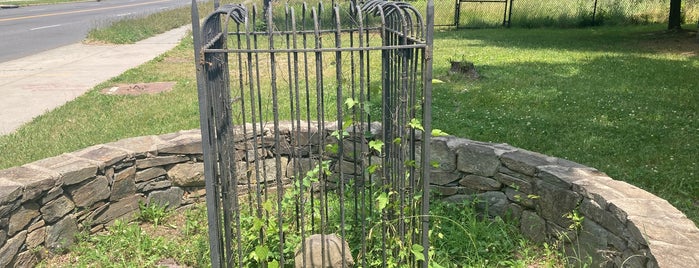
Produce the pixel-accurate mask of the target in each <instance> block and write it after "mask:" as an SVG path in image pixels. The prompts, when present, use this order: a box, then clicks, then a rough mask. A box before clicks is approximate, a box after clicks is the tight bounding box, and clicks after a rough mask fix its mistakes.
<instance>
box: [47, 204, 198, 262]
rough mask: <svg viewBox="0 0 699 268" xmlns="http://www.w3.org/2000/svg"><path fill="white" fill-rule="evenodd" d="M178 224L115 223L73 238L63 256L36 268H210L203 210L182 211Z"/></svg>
mask: <svg viewBox="0 0 699 268" xmlns="http://www.w3.org/2000/svg"><path fill="white" fill-rule="evenodd" d="M182 214H183V216H182V218H183V219H178V220H179V222H175V221H174V220H173V221H172V222H170V221H168V220H169V219H171V218H172V217H169V218H163V219H162V220H165V222H164V223H165V224H166V225H157V224H156V226H150V225H148V224H140V225H139V223H138V222H134V223H126V222H122V221H116V222H115V223H114V225H112V226H110V227H109V228H107V230H106V231H105V232H102V233H98V234H89V230H85V231H84V232H83V233H80V234H79V235H78V236H77V241H76V244H75V245H73V246H72V247H71V248H70V250H69V253H67V255H66V256H62V257H57V258H51V259H46V260H43V261H42V262H41V263H40V264H39V265H38V267H160V266H156V264H158V263H159V262H161V261H163V260H166V259H171V260H176V261H177V263H179V264H180V265H187V266H190V267H210V266H211V263H210V260H209V244H208V243H209V241H208V231H207V228H208V227H207V224H206V207H205V206H203V205H200V206H196V207H194V208H190V209H187V210H185V211H184V212H183V213H182Z"/></svg>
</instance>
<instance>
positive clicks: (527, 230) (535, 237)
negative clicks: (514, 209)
mask: <svg viewBox="0 0 699 268" xmlns="http://www.w3.org/2000/svg"><path fill="white" fill-rule="evenodd" d="M520 230H521V231H522V234H523V235H524V236H525V237H526V238H529V239H531V240H532V241H534V242H537V243H541V242H544V241H546V221H545V220H544V219H543V218H541V217H539V215H537V214H536V213H534V212H533V211H530V210H525V211H522V219H521V221H520Z"/></svg>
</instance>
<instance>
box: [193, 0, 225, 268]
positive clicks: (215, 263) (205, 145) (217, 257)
mask: <svg viewBox="0 0 699 268" xmlns="http://www.w3.org/2000/svg"><path fill="white" fill-rule="evenodd" d="M191 15H192V36H193V39H194V61H195V62H194V63H195V66H196V67H197V95H198V98H199V121H200V124H201V127H200V129H201V139H202V157H203V158H204V163H205V164H204V178H205V181H206V184H205V188H206V192H207V193H209V194H207V195H206V211H207V213H206V214H207V219H208V222H209V230H208V233H209V248H210V252H209V257H210V258H211V266H212V267H214V268H219V267H221V256H222V255H223V252H222V251H223V249H222V248H221V233H220V230H221V226H220V222H219V217H218V215H219V214H218V209H219V206H218V204H219V203H218V196H219V195H218V191H217V186H216V180H217V178H216V164H215V162H216V161H215V156H214V154H215V152H214V151H213V150H212V148H213V145H212V141H213V140H214V138H213V137H212V135H213V134H214V133H211V131H210V129H211V124H212V122H211V121H210V119H211V118H212V117H211V108H210V103H209V99H208V97H207V96H208V94H207V92H206V70H205V63H204V62H203V58H202V57H203V51H202V44H203V41H202V33H203V31H201V28H200V25H199V10H198V8H197V2H196V0H192V13H191Z"/></svg>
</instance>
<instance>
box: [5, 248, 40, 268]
mask: <svg viewBox="0 0 699 268" xmlns="http://www.w3.org/2000/svg"><path fill="white" fill-rule="evenodd" d="M39 260H40V257H39V254H38V253H37V252H34V251H32V250H27V251H24V252H22V253H20V254H17V258H15V261H14V262H13V263H12V267H34V266H35V265H36V264H37V263H39Z"/></svg>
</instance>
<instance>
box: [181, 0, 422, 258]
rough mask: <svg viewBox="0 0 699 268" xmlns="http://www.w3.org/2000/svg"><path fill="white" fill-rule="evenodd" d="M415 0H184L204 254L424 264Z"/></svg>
mask: <svg viewBox="0 0 699 268" xmlns="http://www.w3.org/2000/svg"><path fill="white" fill-rule="evenodd" d="M424 7H425V8H424V10H425V12H426V13H425V14H426V16H425V17H423V16H422V15H421V11H419V10H418V9H417V8H415V7H413V6H411V5H409V4H407V3H405V2H390V1H384V0H372V1H366V2H363V3H361V4H357V3H354V2H348V3H331V4H327V5H323V4H322V3H318V4H317V5H306V4H301V5H298V6H290V5H283V6H280V5H278V4H276V5H272V6H271V8H270V9H269V10H267V12H266V13H264V14H263V12H259V11H260V10H257V9H256V8H255V7H254V6H252V7H248V6H244V5H240V4H227V5H223V6H221V7H218V8H217V9H216V11H214V12H213V13H212V14H210V15H209V16H207V17H206V18H205V19H204V20H203V23H202V24H201V25H200V24H199V21H198V20H197V19H196V18H198V14H197V10H196V5H194V2H193V12H192V18H193V32H194V43H195V54H196V57H195V58H196V63H197V81H198V88H199V103H200V113H201V130H202V143H203V150H204V157H203V158H204V163H205V176H206V191H207V210H208V222H209V236H210V246H211V258H212V265H213V266H214V267H243V266H245V267H291V266H293V265H295V267H329V266H330V265H333V267H339V266H342V267H348V266H352V264H353V263H356V264H357V265H358V266H362V267H376V266H378V267H386V266H389V265H391V266H392V265H394V264H395V265H398V266H409V267H416V266H422V267H427V264H428V261H429V254H428V250H429V238H428V227H429V226H428V225H429V222H428V218H427V216H426V215H427V214H428V211H429V199H428V193H427V192H428V191H427V190H426V189H428V187H427V185H429V178H428V174H429V168H428V163H427V160H426V157H424V155H429V151H430V148H429V143H428V142H427V140H429V139H428V137H429V134H430V133H431V132H430V130H431V119H430V118H431V116H430V111H431V104H430V103H431V80H432V67H431V44H432V29H433V20H434V12H433V10H434V9H433V6H432V4H431V3H429V4H426V5H425V6H424ZM374 121H379V122H380V123H379V122H377V123H374Z"/></svg>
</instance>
